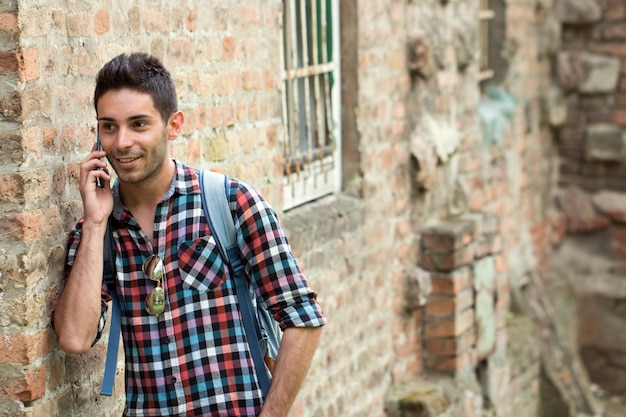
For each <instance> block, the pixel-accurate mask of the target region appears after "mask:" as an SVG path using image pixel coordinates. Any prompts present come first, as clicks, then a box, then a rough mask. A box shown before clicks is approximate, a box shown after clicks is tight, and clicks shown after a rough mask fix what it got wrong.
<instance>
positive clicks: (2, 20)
mask: <svg viewBox="0 0 626 417" xmlns="http://www.w3.org/2000/svg"><path fill="white" fill-rule="evenodd" d="M0 31H2V32H7V33H8V34H9V35H11V37H13V35H17V34H18V33H20V28H19V25H18V21H17V15H15V14H14V13H0Z"/></svg>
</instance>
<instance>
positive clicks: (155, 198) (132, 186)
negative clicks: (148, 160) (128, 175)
mask: <svg viewBox="0 0 626 417" xmlns="http://www.w3.org/2000/svg"><path fill="white" fill-rule="evenodd" d="M175 171H176V164H175V163H174V161H173V160H171V159H167V160H165V162H164V163H163V168H162V169H161V170H159V172H158V173H156V175H153V176H151V177H149V178H146V179H144V180H143V181H140V182H132V183H131V182H122V181H120V197H121V199H122V202H123V203H124V205H125V206H126V207H128V208H129V209H131V211H132V209H133V208H138V207H146V206H152V207H156V205H157V204H159V203H160V202H161V201H162V200H163V197H164V196H165V194H166V193H167V190H169V188H170V185H171V184H172V178H173V177H174V172H175Z"/></svg>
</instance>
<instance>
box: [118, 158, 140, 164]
mask: <svg viewBox="0 0 626 417" xmlns="http://www.w3.org/2000/svg"><path fill="white" fill-rule="evenodd" d="M116 159H117V162H118V164H119V165H121V166H128V165H132V163H133V162H135V161H137V160H138V159H139V157H126V158H116Z"/></svg>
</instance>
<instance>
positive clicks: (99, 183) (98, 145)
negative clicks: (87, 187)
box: [96, 127, 104, 188]
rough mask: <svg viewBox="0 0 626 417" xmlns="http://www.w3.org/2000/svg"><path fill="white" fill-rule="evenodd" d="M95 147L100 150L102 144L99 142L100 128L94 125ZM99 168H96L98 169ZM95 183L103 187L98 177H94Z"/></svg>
mask: <svg viewBox="0 0 626 417" xmlns="http://www.w3.org/2000/svg"><path fill="white" fill-rule="evenodd" d="M96 149H97V150H99V151H101V150H102V144H101V143H100V129H99V128H98V127H96ZM99 169H100V168H98V170H99ZM96 185H97V186H98V187H100V188H102V187H104V183H103V182H102V180H101V179H100V178H96Z"/></svg>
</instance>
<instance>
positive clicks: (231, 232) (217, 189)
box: [199, 171, 270, 397]
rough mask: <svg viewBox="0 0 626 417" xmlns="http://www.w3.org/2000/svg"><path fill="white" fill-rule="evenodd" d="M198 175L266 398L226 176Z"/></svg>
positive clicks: (256, 327)
mask: <svg viewBox="0 0 626 417" xmlns="http://www.w3.org/2000/svg"><path fill="white" fill-rule="evenodd" d="M199 176H200V190H201V194H202V208H203V209H204V215H205V217H206V220H207V223H208V224H209V228H210V229H211V233H212V235H213V237H214V239H215V240H216V241H217V246H218V248H219V250H220V253H221V255H222V259H224V261H226V262H228V263H229V264H230V268H231V270H232V272H233V278H234V280H235V291H236V293H237V300H238V301H239V307H240V308H241V315H242V319H243V325H244V330H245V332H246V337H247V339H248V345H249V346H250V353H251V354H252V360H253V361H254V366H255V368H256V373H257V378H258V379H259V384H260V385H261V390H262V391H263V396H264V397H266V396H267V393H268V391H269V387H270V379H269V375H268V372H267V369H266V368H265V362H264V361H263V353H262V352H261V346H260V345H259V339H260V338H261V331H260V329H259V324H258V321H257V319H256V314H255V313H254V311H255V310H254V308H253V306H252V301H251V300H250V295H249V291H248V286H247V283H246V280H245V277H244V274H243V263H242V262H241V257H240V255H239V248H238V247H237V233H236V231H235V225H234V223H233V218H232V215H231V212H230V207H229V205H228V198H227V196H228V192H227V190H228V177H227V176H226V175H223V174H218V173H217V172H211V171H199Z"/></svg>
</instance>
